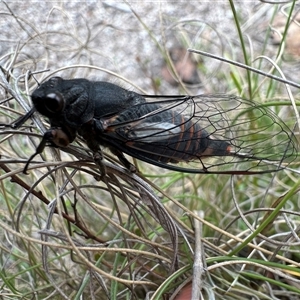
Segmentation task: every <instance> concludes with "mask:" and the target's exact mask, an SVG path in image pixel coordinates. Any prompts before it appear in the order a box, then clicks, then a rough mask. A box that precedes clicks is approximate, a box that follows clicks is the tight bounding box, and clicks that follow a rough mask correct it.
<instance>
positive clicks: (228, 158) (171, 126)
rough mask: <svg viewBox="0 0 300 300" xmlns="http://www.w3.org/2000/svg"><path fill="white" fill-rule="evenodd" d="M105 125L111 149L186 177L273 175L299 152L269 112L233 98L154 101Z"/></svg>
mask: <svg viewBox="0 0 300 300" xmlns="http://www.w3.org/2000/svg"><path fill="white" fill-rule="evenodd" d="M145 97H146V96H145ZM146 98H147V97H146ZM100 121H101V122H102V125H103V128H104V132H103V136H104V138H105V140H106V141H107V143H108V144H110V145H111V146H112V147H115V148H118V149H119V150H120V151H122V152H124V153H127V154H129V155H131V156H133V157H136V158H138V159H141V160H143V161H146V162H149V163H151V164H155V165H158V166H161V167H164V168H168V169H172V170H178V171H184V172H191V173H225V174H226V173H228V174H238V173H239V174H247V173H248V174H252V173H263V172H272V171H277V170H278V169H281V168H283V167H284V166H286V165H287V164H289V163H290V162H291V161H293V160H294V159H295V158H296V153H297V145H296V141H295V138H294V136H293V134H292V132H291V130H290V129H289V128H288V127H287V126H286V125H285V124H284V123H283V122H282V121H281V120H280V119H279V118H278V117H277V116H276V115H275V114H274V113H273V112H272V111H271V110H270V109H268V108H267V107H264V106H263V105H261V104H258V103H255V102H252V101H249V100H245V99H241V98H239V97H235V96H229V95H211V96H207V95H200V96H194V97H190V96H178V97H176V96H175V97H173V98H171V99H170V98H162V97H159V98H158V99H157V101H153V97H151V102H146V103H142V104H139V105H135V106H133V107H131V108H129V109H127V110H125V111H123V112H121V113H120V114H118V115H117V116H114V117H113V118H110V119H105V120H104V119H102V120H100Z"/></svg>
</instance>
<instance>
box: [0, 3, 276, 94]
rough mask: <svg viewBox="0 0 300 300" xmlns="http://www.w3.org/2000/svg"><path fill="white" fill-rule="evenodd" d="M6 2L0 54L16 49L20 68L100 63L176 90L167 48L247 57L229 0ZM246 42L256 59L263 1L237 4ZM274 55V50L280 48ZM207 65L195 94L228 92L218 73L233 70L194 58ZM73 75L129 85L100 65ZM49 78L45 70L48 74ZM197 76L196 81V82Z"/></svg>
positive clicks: (266, 13) (155, 87) (265, 11)
mask: <svg viewBox="0 0 300 300" xmlns="http://www.w3.org/2000/svg"><path fill="white" fill-rule="evenodd" d="M129 3H130V4H128V3H126V2H122V1H82V2H80V1H79V2H77V1H76V2H67V1H46V2H39V1H26V2H25V1H23V2H20V1H18V2H16V1H7V2H1V3H0V9H1V19H0V28H1V32H0V39H1V43H0V55H1V56H3V55H7V54H8V53H13V52H14V51H15V50H16V48H17V47H20V54H19V56H18V57H17V60H18V61H19V66H20V72H22V71H24V70H31V71H33V70H43V69H48V68H49V69H50V70H51V71H54V70H56V69H58V68H61V67H66V66H70V65H74V64H85V65H95V66H97V67H100V68H105V69H107V70H109V71H111V72H115V73H117V74H119V75H120V76H122V77H124V78H126V79H127V80H129V81H131V82H133V83H135V84H136V85H137V86H139V87H141V88H143V89H144V90H145V91H146V92H147V93H153V92H157V93H158V92H159V93H163V94H167V93H177V92H178V90H177V89H174V88H173V87H172V86H171V85H170V84H169V83H167V82H166V81H165V80H162V76H161V68H162V66H163V63H164V59H165V50H166V49H171V48H174V47H175V48H177V47H183V49H187V48H195V49H201V50H204V51H207V52H210V53H213V54H215V55H219V56H227V57H230V58H231V59H235V60H237V61H240V62H244V60H243V56H242V52H241V46H240V43H239V39H238V34H237V30H236V27H235V23H234V20H233V15H232V11H231V8H230V6H229V2H228V1H225V0H224V1H217V2H214V3H212V2H209V1H188V2H186V1H184V2H174V1H155V2H153V1H148V2H143V3H142V4H141V3H140V2H135V1H134V2H129ZM235 5H236V11H237V14H238V16H239V20H240V22H241V25H242V29H243V34H244V39H245V42H246V43H247V44H249V47H251V48H252V51H253V52H252V53H253V58H254V57H255V56H256V55H257V53H261V50H262V47H265V45H263V43H264V42H266V43H267V47H268V48H270V49H271V51H274V47H273V46H272V45H271V42H272V41H264V38H265V32H266V30H267V28H268V25H269V23H270V22H271V17H272V13H273V10H270V8H271V7H273V6H271V5H269V4H262V3H260V2H259V1H235ZM273 53H276V51H274V52H273ZM193 59H194V60H196V61H197V62H198V64H200V65H201V68H202V69H203V70H204V72H203V73H200V74H198V77H199V80H198V82H199V81H201V82H202V84H201V85H197V86H196V88H195V87H193V89H192V90H191V92H193V93H198V92H202V91H204V92H226V91H227V89H228V87H227V84H225V85H223V84H222V82H221V81H220V78H217V79H216V78H215V77H216V75H218V74H219V73H220V70H222V73H224V74H225V75H224V76H226V74H228V71H229V67H228V66H226V65H224V64H221V63H220V62H219V61H214V60H213V59H209V58H205V57H200V56H199V55H193ZM60 74H61V75H64V76H67V77H88V78H90V79H98V80H109V81H112V82H117V83H119V84H121V85H123V86H126V87H129V86H130V85H126V84H124V83H122V82H121V81H120V80H116V78H115V77H114V76H112V75H111V74H107V73H105V72H101V71H99V70H97V71H96V70H90V69H84V68H83V69H79V68H78V70H74V69H73V70H72V72H70V70H69V71H67V70H65V71H63V72H61V73H60ZM43 76H44V75H43ZM196 81H197V80H196Z"/></svg>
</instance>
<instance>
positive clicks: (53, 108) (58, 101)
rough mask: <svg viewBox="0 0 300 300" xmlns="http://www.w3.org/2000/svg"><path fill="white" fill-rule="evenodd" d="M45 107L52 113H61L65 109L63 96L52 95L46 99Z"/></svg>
mask: <svg viewBox="0 0 300 300" xmlns="http://www.w3.org/2000/svg"><path fill="white" fill-rule="evenodd" d="M44 104H45V107H46V109H47V110H48V111H50V112H52V113H59V112H61V111H62V110H63V109H64V105H65V101H64V99H63V97H62V95H61V94H59V93H50V94H48V95H47V96H46V98H45V103H44Z"/></svg>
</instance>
